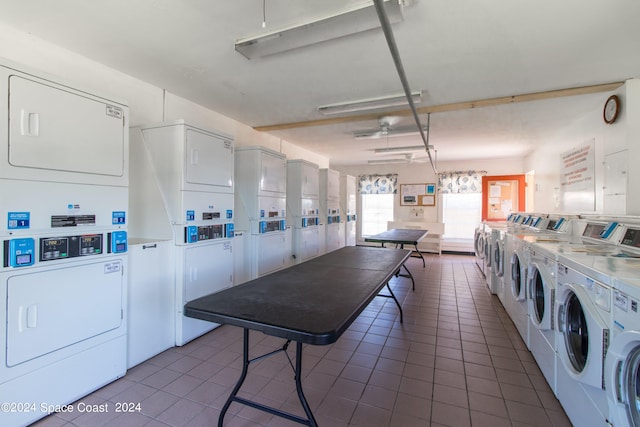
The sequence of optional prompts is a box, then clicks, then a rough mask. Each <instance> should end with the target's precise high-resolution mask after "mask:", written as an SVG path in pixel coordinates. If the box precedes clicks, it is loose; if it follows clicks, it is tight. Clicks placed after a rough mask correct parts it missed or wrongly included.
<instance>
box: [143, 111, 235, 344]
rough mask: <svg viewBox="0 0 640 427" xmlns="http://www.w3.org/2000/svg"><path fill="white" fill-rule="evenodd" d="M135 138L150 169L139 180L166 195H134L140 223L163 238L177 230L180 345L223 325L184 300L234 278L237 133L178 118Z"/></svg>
mask: <svg viewBox="0 0 640 427" xmlns="http://www.w3.org/2000/svg"><path fill="white" fill-rule="evenodd" d="M131 144H132V148H133V150H132V151H134V152H136V153H140V158H139V159H137V161H136V168H139V169H144V174H145V175H146V179H144V180H142V182H136V183H132V184H133V185H144V186H145V187H144V191H145V192H147V193H156V194H157V195H158V196H157V197H156V199H157V200H162V202H163V205H162V206H153V207H151V206H149V205H146V204H145V201H144V200H140V201H132V203H135V204H134V205H133V206H132V215H133V216H135V217H136V219H137V223H138V224H141V226H140V228H138V229H137V230H136V236H137V237H149V238H153V237H157V234H158V228H160V227H168V228H170V229H171V230H172V233H173V241H174V247H173V251H174V258H175V267H174V268H175V310H174V312H175V341H176V345H179V346H181V345H184V344H185V343H187V342H189V341H191V340H193V339H195V338H197V337H199V336H201V335H202V334H204V333H206V332H208V331H210V330H211V329H213V328H215V327H216V326H217V325H216V324H215V323H211V322H205V321H203V320H199V319H193V318H190V317H186V316H184V314H183V307H184V305H185V304H186V303H187V302H189V301H191V300H193V299H195V298H199V297H201V296H204V295H207V294H210V293H213V292H216V291H219V290H222V289H225V288H228V287H229V286H231V285H233V236H234V177H233V166H234V162H233V158H234V147H233V139H232V138H231V137H229V136H227V135H222V134H220V133H216V132H212V131H210V130H207V129H204V128H202V127H197V126H193V125H190V124H187V123H185V122H184V121H182V120H178V121H175V122H167V123H160V124H157V125H149V126H142V127H139V128H134V129H132V130H131ZM136 173H138V174H140V173H142V172H141V171H140V170H138V171H137V172H136ZM145 224H148V225H146V226H145Z"/></svg>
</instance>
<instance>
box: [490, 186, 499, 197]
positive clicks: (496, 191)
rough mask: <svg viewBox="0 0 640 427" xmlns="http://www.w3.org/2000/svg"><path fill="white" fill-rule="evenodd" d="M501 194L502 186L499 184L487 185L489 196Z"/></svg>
mask: <svg viewBox="0 0 640 427" xmlns="http://www.w3.org/2000/svg"><path fill="white" fill-rule="evenodd" d="M501 195H502V187H500V186H499V185H490V186H489V197H498V198H499V197H500V196H501Z"/></svg>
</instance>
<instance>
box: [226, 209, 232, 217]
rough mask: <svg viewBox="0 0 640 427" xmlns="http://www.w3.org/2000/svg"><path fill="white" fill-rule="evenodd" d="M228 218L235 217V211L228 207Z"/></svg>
mask: <svg viewBox="0 0 640 427" xmlns="http://www.w3.org/2000/svg"><path fill="white" fill-rule="evenodd" d="M227 219H233V211H232V210H231V209H227Z"/></svg>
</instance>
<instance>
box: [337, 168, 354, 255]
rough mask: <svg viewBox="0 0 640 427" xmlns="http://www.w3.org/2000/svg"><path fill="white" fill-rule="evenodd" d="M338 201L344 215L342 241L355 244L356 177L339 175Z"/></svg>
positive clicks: (349, 244)
mask: <svg viewBox="0 0 640 427" xmlns="http://www.w3.org/2000/svg"><path fill="white" fill-rule="evenodd" d="M340 196H341V197H340V201H341V207H342V212H344V214H345V217H346V222H345V231H344V240H345V241H344V243H345V245H346V246H355V245H356V221H357V219H358V217H357V215H356V177H355V176H351V175H341V176H340Z"/></svg>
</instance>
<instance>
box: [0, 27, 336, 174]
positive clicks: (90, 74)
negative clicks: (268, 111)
mask: <svg viewBox="0 0 640 427" xmlns="http://www.w3.org/2000/svg"><path fill="white" fill-rule="evenodd" d="M0 57H1V58H6V59H8V60H10V61H12V62H14V63H15V65H19V66H20V65H25V66H27V67H29V68H31V69H33V70H35V71H38V72H44V73H47V74H49V75H51V76H55V77H57V78H62V79H63V80H64V81H66V82H67V83H69V84H70V85H71V86H73V85H77V86H81V87H82V88H87V89H89V88H95V90H96V93H98V94H100V95H103V96H105V95H108V96H110V97H113V98H115V99H116V100H120V101H124V102H126V104H127V105H128V106H129V111H130V120H129V124H130V126H132V127H134V126H139V125H143V124H151V123H159V122H162V121H171V120H176V119H184V120H185V121H186V122H188V123H192V124H194V125H199V126H202V127H204V128H206V129H211V130H216V131H219V132H222V133H226V134H229V135H231V136H233V137H234V139H235V143H236V145H238V146H243V145H262V146H265V147H268V148H271V149H273V150H276V151H279V152H282V153H284V154H285V155H286V156H287V157H288V158H290V159H304V160H308V161H310V162H313V163H316V164H318V165H319V166H320V167H328V165H329V159H328V158H326V157H324V156H320V155H318V154H315V153H312V152H310V151H308V150H305V149H303V148H300V147H298V146H296V145H294V144H291V143H288V142H287V141H283V140H281V139H280V138H276V137H274V136H271V135H267V134H266V133H262V132H256V131H255V130H253V129H252V128H251V127H250V126H246V125H244V124H242V123H239V122H237V121H235V120H233V119H230V118H229V117H226V116H223V115H222V114H219V113H216V112H215V111H212V110H209V109H206V108H204V107H202V106H200V105H198V104H195V103H193V102H191V101H188V100H186V99H183V98H180V97H178V96H175V95H173V94H171V93H168V92H166V91H165V90H164V89H162V88H159V87H157V86H153V85H151V84H149V83H146V82H144V81H141V80H139V79H136V78H133V77H131V76H129V75H127V74H124V73H121V72H119V71H117V70H114V69H112V68H109V67H106V66H104V65H102V64H100V63H97V62H95V61H92V60H90V59H88V58H85V57H83V56H80V55H78V54H75V53H73V52H71V51H68V50H66V49H63V48H61V47H59V46H56V45H54V44H51V43H49V42H47V41H45V40H42V39H39V38H37V37H34V36H33V35H31V34H27V33H23V32H20V31H17V30H15V29H13V28H11V27H9V26H6V25H2V24H0Z"/></svg>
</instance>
